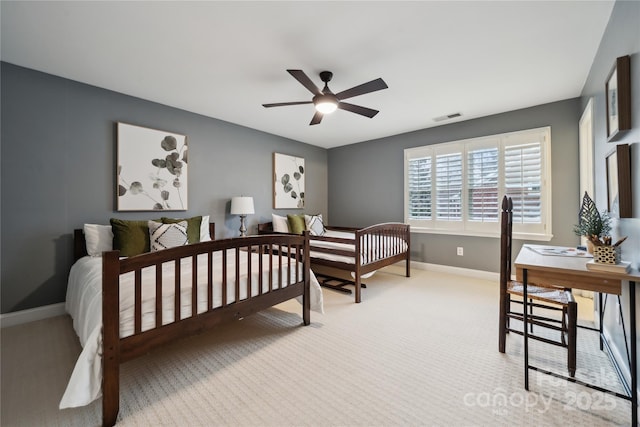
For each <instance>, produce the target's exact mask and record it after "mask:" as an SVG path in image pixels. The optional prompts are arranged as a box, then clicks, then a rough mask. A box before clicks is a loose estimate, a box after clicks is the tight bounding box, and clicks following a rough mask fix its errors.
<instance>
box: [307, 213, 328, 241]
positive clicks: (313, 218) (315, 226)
mask: <svg viewBox="0 0 640 427" xmlns="http://www.w3.org/2000/svg"><path fill="white" fill-rule="evenodd" d="M304 220H305V222H306V224H307V230H309V234H311V235H312V236H324V233H325V229H324V222H323V221H322V214H318V215H305V216H304Z"/></svg>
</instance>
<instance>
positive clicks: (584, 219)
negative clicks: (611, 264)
mask: <svg viewBox="0 0 640 427" xmlns="http://www.w3.org/2000/svg"><path fill="white" fill-rule="evenodd" d="M610 231H611V217H610V216H609V213H608V212H606V211H603V212H602V213H600V212H598V208H597V207H596V204H595V203H594V201H593V200H592V199H591V197H589V194H587V192H586V191H585V192H584V196H583V197H582V206H580V212H579V213H578V223H577V224H575V225H574V226H573V232H574V233H576V235H578V236H584V237H586V238H587V248H588V250H589V252H590V253H593V245H594V244H595V245H601V244H603V240H600V238H603V239H604V238H605V237H607V238H608V236H609V232H610Z"/></svg>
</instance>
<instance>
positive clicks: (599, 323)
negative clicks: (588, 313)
mask: <svg viewBox="0 0 640 427" xmlns="http://www.w3.org/2000/svg"><path fill="white" fill-rule="evenodd" d="M602 307H603V304H602V292H598V317H599V318H600V320H599V322H598V329H600V351H602V350H604V343H603V342H602V322H603V321H604V312H603V309H602Z"/></svg>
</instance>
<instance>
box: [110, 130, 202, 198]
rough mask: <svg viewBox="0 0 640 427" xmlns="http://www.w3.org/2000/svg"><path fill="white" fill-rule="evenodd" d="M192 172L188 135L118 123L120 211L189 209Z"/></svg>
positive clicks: (117, 186)
mask: <svg viewBox="0 0 640 427" xmlns="http://www.w3.org/2000/svg"><path fill="white" fill-rule="evenodd" d="M188 174H189V169H188V167H187V137H186V136H185V135H180V134H177V133H173V132H166V131H162V130H155V129H149V128H145V127H141V126H134V125H130V124H126V123H118V157H117V176H118V180H117V184H116V194H117V210H118V211H158V210H166V211H186V210H187V209H188V197H187V196H188V179H187V178H188Z"/></svg>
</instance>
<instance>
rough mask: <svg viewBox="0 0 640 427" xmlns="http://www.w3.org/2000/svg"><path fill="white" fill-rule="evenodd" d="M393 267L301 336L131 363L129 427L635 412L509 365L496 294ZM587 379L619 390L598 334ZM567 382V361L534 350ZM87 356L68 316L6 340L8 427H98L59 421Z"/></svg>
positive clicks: (559, 421) (518, 360)
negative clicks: (80, 359)
mask: <svg viewBox="0 0 640 427" xmlns="http://www.w3.org/2000/svg"><path fill="white" fill-rule="evenodd" d="M402 273H403V269H401V268H397V267H391V268H387V269H385V270H384V271H382V272H379V273H377V274H376V275H375V276H373V277H372V278H370V279H367V280H366V283H367V284H368V288H366V289H364V290H363V302H362V303H361V304H355V303H354V302H353V297H352V296H348V295H344V294H340V293H337V292H335V291H331V290H324V299H325V312H326V313H325V314H324V315H319V314H316V313H312V316H311V320H312V324H311V325H310V326H307V327H304V326H301V317H300V305H299V304H297V303H296V302H294V301H290V302H287V303H284V304H281V305H280V306H278V307H277V308H272V309H269V310H266V311H264V312H262V313H259V314H257V315H254V316H251V317H248V318H246V319H244V320H242V321H238V322H234V323H230V324H227V325H224V326H222V327H219V328H217V329H215V330H212V331H209V332H207V333H204V334H201V335H199V336H196V337H192V338H188V339H185V340H182V341H179V342H177V343H175V344H173V345H170V346H167V347H165V348H163V349H161V350H159V351H156V352H154V353H151V354H148V355H146V356H144V357H141V358H139V359H136V360H133V361H131V362H128V363H126V364H124V365H123V366H122V370H121V381H120V386H121V396H120V402H121V403H120V414H119V416H118V424H117V425H119V426H149V425H165V426H218V425H219V426H396V425H424V426H451V425H455V426H513V425H523V426H525V425H529V426H583V425H598V426H613V425H628V424H629V423H630V404H629V402H627V401H624V400H622V399H618V398H615V397H611V396H609V395H603V394H602V393H599V392H597V391H595V390H591V389H587V388H584V387H581V386H577V385H575V384H571V383H567V382H565V381H561V380H558V379H554V378H550V377H546V376H543V375H541V374H537V373H535V372H532V373H531V380H530V381H531V387H530V388H531V391H530V392H527V391H525V390H524V388H523V360H522V337H519V336H516V335H514V334H512V335H511V336H509V337H508V339H507V353H506V354H501V353H499V352H498V334H497V329H498V284H497V282H493V281H487V280H477V279H472V278H469V277H460V276H454V275H450V274H446V273H438V272H429V271H421V270H416V269H414V270H413V271H412V277H411V278H405V277H404V276H403V274H402ZM578 344H579V345H578V374H579V375H580V376H581V377H583V378H587V379H590V380H592V381H593V380H595V381H600V383H601V384H605V385H607V386H608V387H610V386H613V387H618V388H619V387H620V385H619V383H618V380H617V377H616V375H615V373H614V371H613V369H612V367H611V365H610V362H609V360H608V357H607V356H606V354H605V353H603V352H601V351H599V350H598V346H597V334H596V333H594V332H589V331H584V330H579V332H578ZM530 347H531V357H532V362H535V363H536V364H539V365H543V366H547V367H549V368H551V369H554V370H557V371H558V372H564V369H565V368H564V366H565V365H564V363H565V360H566V352H565V350H563V349H561V348H556V347H553V346H549V345H545V344H543V343H537V342H532V343H531V346H530ZM79 353H80V345H79V343H78V340H77V337H76V336H75V333H74V331H73V328H72V325H71V319H70V318H69V317H68V316H60V317H57V318H53V319H48V320H43V321H38V322H33V323H30V324H26V325H20V326H15V327H11V328H4V329H3V330H2V347H1V355H2V380H1V386H2V388H1V392H0V396H1V404H2V406H1V408H0V410H1V418H0V422H1V424H2V426H95V425H99V424H100V423H101V400H98V401H96V402H94V403H93V404H91V405H89V406H86V407H83V408H75V409H65V410H62V411H60V410H58V402H59V400H60V397H61V396H62V393H63V391H64V388H65V386H66V383H67V380H68V378H69V375H70V374H71V371H72V369H73V365H74V363H75V360H76V358H77V356H78V354H79Z"/></svg>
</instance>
